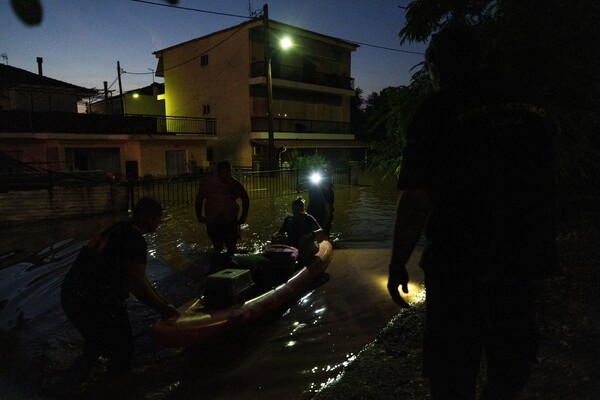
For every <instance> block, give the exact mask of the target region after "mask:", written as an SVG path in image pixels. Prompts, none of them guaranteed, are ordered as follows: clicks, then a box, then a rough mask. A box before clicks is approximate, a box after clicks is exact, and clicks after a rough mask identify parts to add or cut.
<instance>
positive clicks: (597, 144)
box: [367, 0, 600, 181]
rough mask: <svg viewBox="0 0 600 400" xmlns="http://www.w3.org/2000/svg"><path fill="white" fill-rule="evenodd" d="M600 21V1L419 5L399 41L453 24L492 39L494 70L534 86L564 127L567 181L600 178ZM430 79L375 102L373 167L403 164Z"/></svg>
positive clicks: (488, 46) (370, 123)
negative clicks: (409, 125)
mask: <svg viewBox="0 0 600 400" xmlns="http://www.w3.org/2000/svg"><path fill="white" fill-rule="evenodd" d="M598 15H600V2H588V1H582V0H579V1H574V0H546V1H544V2H538V1H532V0H439V1H432V0H414V1H412V2H411V3H410V4H409V5H408V6H407V12H406V22H405V25H404V27H403V28H402V29H401V31H400V33H399V36H400V43H406V42H425V41H427V40H428V38H429V37H430V35H431V34H432V33H435V32H437V31H439V30H440V29H441V28H443V27H444V26H447V25H453V24H467V25H472V26H474V27H475V29H477V30H478V31H479V32H480V33H481V35H482V38H483V39H484V50H485V52H486V61H487V64H488V66H489V67H491V68H493V69H496V70H498V71H501V72H504V73H505V74H507V75H509V76H511V77H513V78H515V79H517V80H519V81H521V82H524V83H527V84H528V85H530V86H533V87H534V89H536V90H537V91H539V92H540V93H541V94H542V96H543V98H544V100H545V102H546V105H547V108H548V109H549V110H550V111H551V112H552V114H553V115H554V116H555V117H556V119H557V121H558V122H559V124H560V126H561V133H560V135H559V136H558V138H557V145H558V155H559V160H558V161H559V168H560V176H559V178H560V179H561V180H562V181H566V180H576V179H579V178H580V177H586V176H592V177H595V178H596V179H597V178H599V177H600V138H599V136H600V135H599V132H600V80H599V79H597V78H595V76H596V75H597V72H598V70H600V53H599V52H597V51H596V50H595V49H597V48H600V24H598V23H597V18H596V17H597V16H598ZM566 16H568V18H567V17H566ZM423 77H424V73H423V70H422V69H420V70H418V71H417V72H416V73H415V74H414V75H413V78H412V80H411V84H410V86H409V87H408V88H406V87H401V88H394V90H388V89H389V88H386V89H384V91H382V92H381V93H380V94H379V95H374V96H373V95H372V96H370V97H369V99H368V100H367V104H368V105H367V129H368V132H369V135H370V138H371V140H373V141H374V144H373V146H372V147H373V153H372V156H373V157H372V158H371V160H370V167H371V168H378V169H383V170H386V171H388V172H389V171H390V168H391V167H392V166H394V165H397V163H398V162H399V155H398V154H399V152H400V148H401V147H402V144H403V139H402V136H403V134H404V129H405V121H406V119H407V118H408V116H409V115H410V112H411V110H412V109H414V104H417V103H418V101H419V98H420V96H422V94H423V93H424V92H426V91H427V87H428V84H427V83H426V79H423ZM413 86H414V87H413ZM411 87H413V88H412V90H411V89H410V88H411ZM369 107H371V109H369ZM386 141H387V143H386ZM386 146H387V148H386ZM391 146H396V147H397V148H396V149H391V148H390V147H391Z"/></svg>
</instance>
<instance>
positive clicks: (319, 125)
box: [251, 117, 351, 135]
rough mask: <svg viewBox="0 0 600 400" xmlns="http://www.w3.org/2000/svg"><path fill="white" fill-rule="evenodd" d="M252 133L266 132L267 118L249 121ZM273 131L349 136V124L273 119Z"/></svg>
mask: <svg viewBox="0 0 600 400" xmlns="http://www.w3.org/2000/svg"><path fill="white" fill-rule="evenodd" d="M251 124H252V132H266V131H267V130H268V128H269V121H268V118H267V117H253V118H252V119H251ZM273 130H274V131H276V132H292V133H330V134H340V135H349V134H351V133H350V123H348V122H339V121H315V120H308V119H292V118H273Z"/></svg>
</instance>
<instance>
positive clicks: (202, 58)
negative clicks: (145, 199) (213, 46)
mask: <svg viewBox="0 0 600 400" xmlns="http://www.w3.org/2000/svg"><path fill="white" fill-rule="evenodd" d="M200 65H201V66H204V65H208V54H202V55H201V56H200Z"/></svg>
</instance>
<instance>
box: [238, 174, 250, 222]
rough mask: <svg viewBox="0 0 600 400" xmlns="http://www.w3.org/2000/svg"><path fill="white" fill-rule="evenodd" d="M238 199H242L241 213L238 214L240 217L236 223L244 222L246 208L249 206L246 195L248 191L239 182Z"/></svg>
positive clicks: (246, 216)
mask: <svg viewBox="0 0 600 400" xmlns="http://www.w3.org/2000/svg"><path fill="white" fill-rule="evenodd" d="M240 189H241V190H240V199H241V200H242V215H240V219H239V220H238V224H240V225H241V224H243V223H245V222H246V218H248V209H249V208H250V197H248V192H246V189H245V188H244V186H243V185H242V184H241V183H240Z"/></svg>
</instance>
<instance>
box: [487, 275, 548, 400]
mask: <svg viewBox="0 0 600 400" xmlns="http://www.w3.org/2000/svg"><path fill="white" fill-rule="evenodd" d="M488 293H489V312H488V316H487V326H488V335H487V340H486V342H485V355H486V362H487V379H486V383H485V386H484V388H483V391H482V393H481V397H480V399H482V400H484V399H485V400H495V399H507V400H510V399H517V398H519V395H520V393H521V392H522V391H523V390H524V389H525V386H526V384H527V381H528V379H529V374H530V363H531V361H532V360H533V359H534V358H535V352H536V347H537V328H536V326H535V323H534V318H533V297H534V289H533V287H532V285H531V284H528V283H523V282H513V283H510V284H506V285H494V286H492V287H490V289H489V290H488Z"/></svg>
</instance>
